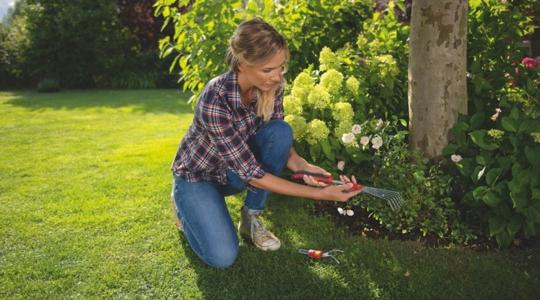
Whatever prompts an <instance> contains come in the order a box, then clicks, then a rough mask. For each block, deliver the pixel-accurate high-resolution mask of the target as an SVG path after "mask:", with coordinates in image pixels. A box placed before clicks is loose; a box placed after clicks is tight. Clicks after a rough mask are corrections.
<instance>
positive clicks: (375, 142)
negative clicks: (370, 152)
mask: <svg viewBox="0 0 540 300" xmlns="http://www.w3.org/2000/svg"><path fill="white" fill-rule="evenodd" d="M382 145H383V140H382V137H380V136H378V135H376V136H375V137H374V138H372V139H371V147H372V148H373V149H375V150H377V149H379V148H381V146H382Z"/></svg>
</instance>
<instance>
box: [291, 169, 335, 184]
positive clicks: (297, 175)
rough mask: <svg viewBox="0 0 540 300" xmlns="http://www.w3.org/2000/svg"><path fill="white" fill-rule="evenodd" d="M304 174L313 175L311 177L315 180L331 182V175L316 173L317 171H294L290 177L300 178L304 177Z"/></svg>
mask: <svg viewBox="0 0 540 300" xmlns="http://www.w3.org/2000/svg"><path fill="white" fill-rule="evenodd" d="M304 175H308V176H313V178H315V180H317V181H319V182H324V183H327V184H331V183H332V180H333V178H332V175H328V176H326V175H323V174H317V173H308V172H302V173H294V174H292V175H291V178H292V179H302V178H304Z"/></svg>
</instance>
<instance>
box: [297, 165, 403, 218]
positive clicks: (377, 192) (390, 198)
mask: <svg viewBox="0 0 540 300" xmlns="http://www.w3.org/2000/svg"><path fill="white" fill-rule="evenodd" d="M304 175H309V176H313V177H314V178H315V180H317V181H319V182H324V183H326V184H346V183H347V182H343V181H341V180H334V179H333V178H332V176H331V175H328V176H325V175H322V174H317V173H309V172H300V173H295V174H293V175H292V178H293V179H302V178H303V177H304ZM351 183H352V182H351ZM352 190H354V191H362V193H366V194H370V195H372V196H375V197H377V198H380V199H383V200H386V202H387V203H388V205H390V208H391V209H392V210H396V209H398V208H400V207H401V205H403V203H404V202H405V201H404V200H403V197H401V194H400V193H399V192H396V191H391V190H385V189H380V188H374V187H370V186H365V185H362V184H359V183H353V188H352Z"/></svg>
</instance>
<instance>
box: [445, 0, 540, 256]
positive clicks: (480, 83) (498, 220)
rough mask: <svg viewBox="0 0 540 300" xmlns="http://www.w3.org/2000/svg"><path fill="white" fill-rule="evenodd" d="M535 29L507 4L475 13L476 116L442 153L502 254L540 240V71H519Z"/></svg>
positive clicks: (466, 119)
mask: <svg viewBox="0 0 540 300" xmlns="http://www.w3.org/2000/svg"><path fill="white" fill-rule="evenodd" d="M521 5H523V7H526V6H527V5H528V3H527V1H525V3H522V4H521ZM531 22H532V20H531V19H530V18H527V17H524V16H523V15H522V13H521V11H520V6H512V5H510V4H508V3H497V2H495V1H482V2H480V3H479V4H478V5H477V6H475V7H474V8H473V9H472V10H471V13H470V25H471V26H470V28H469V30H470V32H469V37H470V38H469V51H470V54H469V65H470V73H469V97H470V99H471V101H470V103H471V104H472V105H470V110H471V111H472V114H471V115H470V116H460V118H459V120H458V122H457V123H456V124H455V126H454V128H453V129H452V134H453V135H454V141H453V143H451V144H449V145H448V146H447V147H446V149H445V150H444V153H443V154H444V155H446V156H447V157H449V160H448V161H449V163H450V165H453V166H455V168H454V172H455V173H454V174H455V175H456V183H455V186H454V191H455V194H457V195H458V198H461V197H463V200H462V202H463V204H464V205H466V206H467V209H468V210H469V212H470V214H471V217H472V218H471V219H476V220H477V221H476V222H477V223H479V224H480V225H481V226H482V227H483V228H485V229H484V230H483V231H484V232H480V233H481V234H483V233H486V234H487V235H488V236H491V237H493V238H495V240H496V241H497V243H498V244H499V246H500V247H507V246H509V245H510V244H511V243H512V241H513V240H514V238H516V237H525V238H530V237H533V236H536V235H538V233H539V232H540V174H539V173H538V167H540V160H539V157H540V145H539V144H538V143H539V142H540V139H539V135H540V120H539V119H538V116H539V113H538V112H539V111H540V89H539V88H538V83H540V72H539V71H540V70H539V69H533V68H526V67H525V66H523V65H522V64H521V63H520V62H521V59H522V58H523V56H524V54H525V53H524V49H523V48H522V46H521V40H522V39H523V36H524V35H527V34H528V33H530V32H531V30H532V27H531Z"/></svg>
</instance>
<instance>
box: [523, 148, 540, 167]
mask: <svg viewBox="0 0 540 300" xmlns="http://www.w3.org/2000/svg"><path fill="white" fill-rule="evenodd" d="M525 157H526V158H527V160H528V161H529V162H530V163H531V164H532V165H533V166H534V167H540V146H526V147H525Z"/></svg>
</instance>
